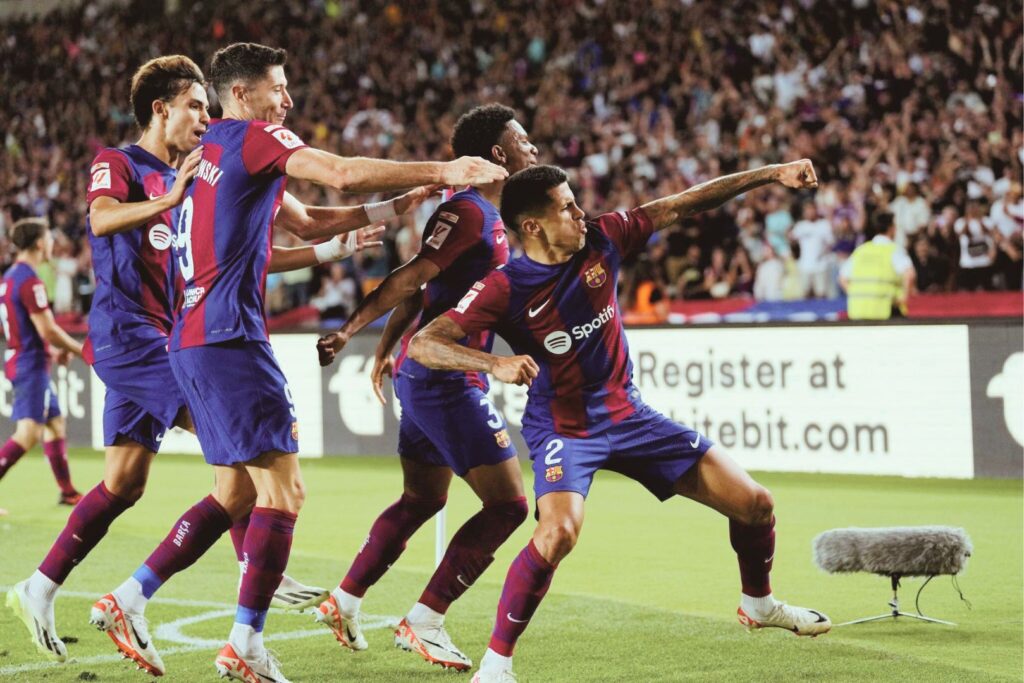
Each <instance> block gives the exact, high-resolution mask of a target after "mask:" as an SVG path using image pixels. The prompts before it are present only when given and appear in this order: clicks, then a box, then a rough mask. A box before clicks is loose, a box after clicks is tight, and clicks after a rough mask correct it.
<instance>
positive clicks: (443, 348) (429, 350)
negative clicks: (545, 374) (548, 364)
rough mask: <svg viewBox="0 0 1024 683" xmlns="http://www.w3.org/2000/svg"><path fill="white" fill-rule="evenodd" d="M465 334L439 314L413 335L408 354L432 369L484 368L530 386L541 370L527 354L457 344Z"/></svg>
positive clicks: (477, 369)
mask: <svg viewBox="0 0 1024 683" xmlns="http://www.w3.org/2000/svg"><path fill="white" fill-rule="evenodd" d="M465 336H466V333H465V331H463V329H462V327H460V326H459V324H458V323H457V322H455V321H454V320H452V319H451V318H449V317H447V316H444V315H442V316H440V317H438V318H435V319H434V321H433V322H431V323H430V324H429V325H427V326H426V327H424V328H423V329H422V330H420V331H419V333H418V334H417V335H416V336H415V337H413V338H412V342H411V343H410V344H409V357H410V358H412V359H413V360H415V361H416V362H417V363H420V364H422V365H425V366H427V367H428V368H434V369H435V370H463V371H466V372H487V373H490V374H492V375H494V377H495V379H498V380H500V381H502V382H505V383H508V384H525V385H527V386H529V385H530V384H531V383H532V382H533V378H534V377H536V376H537V374H538V373H539V372H540V368H539V367H537V363H536V362H534V360H533V358H530V357H529V356H496V355H494V354H492V353H485V352H484V351H477V350H476V349H470V348H466V347H465V346H462V345H461V344H459V340H460V339H462V338H463V337H465Z"/></svg>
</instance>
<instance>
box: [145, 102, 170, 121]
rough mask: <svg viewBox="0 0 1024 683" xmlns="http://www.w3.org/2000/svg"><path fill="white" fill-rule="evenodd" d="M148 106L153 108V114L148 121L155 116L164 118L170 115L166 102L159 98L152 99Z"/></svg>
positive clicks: (155, 117)
mask: <svg viewBox="0 0 1024 683" xmlns="http://www.w3.org/2000/svg"><path fill="white" fill-rule="evenodd" d="M150 106H151V107H152V108H153V116H152V118H150V121H153V120H155V119H157V118H163V119H166V118H167V117H168V116H169V115H170V111H169V110H168V106H167V103H166V102H164V101H163V100H161V99H154V100H153V104H151V105H150Z"/></svg>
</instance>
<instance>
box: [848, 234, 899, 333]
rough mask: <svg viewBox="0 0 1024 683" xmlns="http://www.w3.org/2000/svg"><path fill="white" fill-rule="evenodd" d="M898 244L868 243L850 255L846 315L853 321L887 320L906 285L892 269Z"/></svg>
mask: <svg viewBox="0 0 1024 683" xmlns="http://www.w3.org/2000/svg"><path fill="white" fill-rule="evenodd" d="M895 252H896V243H895V242H882V243H878V242H874V241H872V242H865V243H864V244H862V245H860V246H859V247H857V248H856V249H855V250H854V252H853V253H852V254H851V255H850V285H849V288H848V289H847V291H846V313H847V316H848V317H849V318H850V320H888V319H889V318H890V317H891V316H892V307H893V304H894V303H895V302H896V300H897V297H898V295H899V293H900V288H901V287H902V285H903V283H902V281H901V279H900V276H899V273H897V272H896V269H895V268H893V266H892V256H893V254H894V253H895Z"/></svg>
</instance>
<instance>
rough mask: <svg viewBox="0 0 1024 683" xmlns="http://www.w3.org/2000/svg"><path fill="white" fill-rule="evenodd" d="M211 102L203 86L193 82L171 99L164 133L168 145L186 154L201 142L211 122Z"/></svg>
mask: <svg viewBox="0 0 1024 683" xmlns="http://www.w3.org/2000/svg"><path fill="white" fill-rule="evenodd" d="M209 110H210V102H209V100H208V99H207V97H206V91H205V90H204V89H203V86H201V85H199V84H198V83H193V84H192V85H191V86H189V87H188V89H187V90H184V91H182V92H180V93H178V95H177V96H176V97H175V98H174V99H173V100H171V101H170V103H169V104H168V105H167V108H166V110H165V111H166V114H165V115H166V117H167V119H166V123H165V124H164V134H165V140H166V143H167V146H168V147H169V148H171V149H174V150H175V151H177V152H178V153H179V154H186V153H187V152H189V151H190V150H192V149H194V148H195V147H196V146H197V145H198V144H199V138H200V137H202V135H203V133H205V132H206V127H207V126H208V125H209V123H210V113H209Z"/></svg>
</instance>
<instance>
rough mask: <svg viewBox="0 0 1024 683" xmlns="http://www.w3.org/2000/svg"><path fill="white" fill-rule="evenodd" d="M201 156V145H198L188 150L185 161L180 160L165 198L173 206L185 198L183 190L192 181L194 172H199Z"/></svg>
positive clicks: (194, 175)
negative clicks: (176, 174)
mask: <svg viewBox="0 0 1024 683" xmlns="http://www.w3.org/2000/svg"><path fill="white" fill-rule="evenodd" d="M202 158H203V146H202V145H200V146H199V147H196V148H195V149H194V150H192V151H191V152H189V154H188V156H187V157H185V161H183V162H181V166H179V167H178V177H177V178H175V180H174V185H172V186H171V191H170V192H168V193H167V198H168V200H169V201H172V202H173V206H177V205H178V204H181V201H182V200H183V199H184V198H185V190H187V189H188V186H189V183H191V182H192V179H193V178H195V177H196V173H198V172H199V161H200V159H202Z"/></svg>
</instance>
